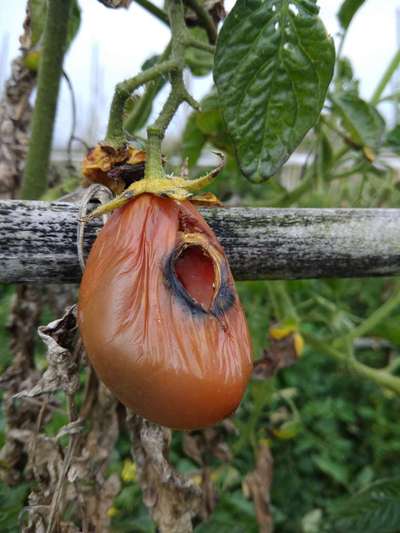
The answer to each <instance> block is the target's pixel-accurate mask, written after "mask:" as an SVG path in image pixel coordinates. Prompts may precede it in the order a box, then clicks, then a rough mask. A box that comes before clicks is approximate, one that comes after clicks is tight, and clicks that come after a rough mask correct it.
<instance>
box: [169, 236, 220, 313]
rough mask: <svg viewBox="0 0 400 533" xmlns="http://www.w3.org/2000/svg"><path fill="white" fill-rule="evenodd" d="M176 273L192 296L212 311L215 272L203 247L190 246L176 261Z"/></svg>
mask: <svg viewBox="0 0 400 533" xmlns="http://www.w3.org/2000/svg"><path fill="white" fill-rule="evenodd" d="M175 273H176V276H177V278H178V279H179V281H180V282H181V283H182V285H183V286H184V288H185V290H186V291H187V292H188V293H189V294H190V296H191V297H192V298H193V299H194V300H196V301H197V302H198V303H199V304H200V305H202V306H203V307H204V308H205V309H210V307H211V305H212V301H213V297H214V293H215V272H214V264H213V261H212V259H211V257H210V256H209V255H208V254H207V252H205V250H204V249H203V248H202V247H201V246H189V247H188V248H186V249H185V250H183V252H182V253H181V254H180V256H179V257H178V259H177V260H176V262H175Z"/></svg>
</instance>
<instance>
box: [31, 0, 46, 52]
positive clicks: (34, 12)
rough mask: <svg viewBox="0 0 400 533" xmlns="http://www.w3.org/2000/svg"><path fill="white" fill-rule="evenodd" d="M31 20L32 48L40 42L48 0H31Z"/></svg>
mask: <svg viewBox="0 0 400 533" xmlns="http://www.w3.org/2000/svg"><path fill="white" fill-rule="evenodd" d="M28 10H29V16H30V22H31V44H32V48H33V47H34V46H36V45H37V44H38V42H39V41H40V38H41V37H42V34H43V30H44V25H45V22H46V16H47V0H29V4H28Z"/></svg>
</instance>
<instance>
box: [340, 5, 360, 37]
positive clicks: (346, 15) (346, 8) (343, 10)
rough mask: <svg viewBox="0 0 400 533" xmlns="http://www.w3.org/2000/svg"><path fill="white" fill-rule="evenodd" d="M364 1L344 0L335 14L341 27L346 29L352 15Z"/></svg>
mask: <svg viewBox="0 0 400 533" xmlns="http://www.w3.org/2000/svg"><path fill="white" fill-rule="evenodd" d="M364 2H365V0H344V2H343V4H342V5H341V6H340V9H339V12H338V15H337V16H338V19H339V22H340V24H341V26H342V28H343V29H345V30H347V29H348V27H349V26H350V24H351V21H352V20H353V17H354V15H355V14H356V13H357V11H358V10H359V9H360V7H361V6H362V5H363V4H364Z"/></svg>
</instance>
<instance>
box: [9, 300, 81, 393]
mask: <svg viewBox="0 0 400 533" xmlns="http://www.w3.org/2000/svg"><path fill="white" fill-rule="evenodd" d="M38 333H39V336H40V338H41V339H42V341H43V342H44V343H45V344H46V346H47V355H46V357H47V361H48V368H47V369H46V370H45V372H44V373H43V375H42V377H41V378H40V380H39V382H38V383H37V384H36V385H35V386H34V387H33V388H32V389H31V390H25V391H20V392H19V393H17V394H15V395H14V399H17V398H26V397H29V398H32V397H34V396H38V395H40V394H48V393H51V392H56V391H58V390H62V391H64V392H65V393H66V394H68V395H72V394H74V393H75V392H77V390H78V389H79V373H78V364H77V360H76V354H73V350H74V347H75V342H76V338H77V325H76V308H75V306H72V307H70V308H68V309H67V311H66V313H65V314H64V316H63V317H62V318H59V319H57V320H54V321H53V322H50V324H48V325H47V326H40V327H39V329H38Z"/></svg>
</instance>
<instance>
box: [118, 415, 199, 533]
mask: <svg viewBox="0 0 400 533" xmlns="http://www.w3.org/2000/svg"><path fill="white" fill-rule="evenodd" d="M127 422H128V428H129V431H130V433H131V435H132V442H133V456H134V458H135V460H136V466H137V471H138V478H139V483H140V486H141V488H142V491H143V501H144V503H145V505H146V506H147V508H148V509H149V511H150V515H151V517H152V518H153V520H154V521H155V523H156V524H157V526H158V528H159V531H160V532H161V533H169V532H172V531H173V532H174V533H187V532H189V531H192V518H194V516H196V515H197V514H198V513H199V511H200V509H201V503H202V493H201V490H200V489H199V488H198V487H197V486H196V485H195V484H194V483H193V482H192V481H191V480H189V479H186V478H184V477H183V476H181V475H179V474H178V473H177V472H176V471H175V470H174V469H173V468H172V467H171V465H170V464H169V462H168V452H169V446H170V442H171V431H170V430H169V429H166V428H163V427H161V426H158V425H156V424H153V423H152V422H148V421H147V420H145V419H144V418H142V417H140V416H137V415H131V416H130V417H129V418H128V421H127Z"/></svg>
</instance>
